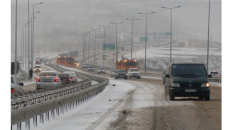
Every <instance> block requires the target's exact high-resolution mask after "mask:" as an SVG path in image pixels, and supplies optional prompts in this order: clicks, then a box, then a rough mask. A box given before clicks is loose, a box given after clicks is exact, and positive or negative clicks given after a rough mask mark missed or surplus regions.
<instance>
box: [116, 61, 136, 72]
mask: <svg viewBox="0 0 230 130" xmlns="http://www.w3.org/2000/svg"><path fill="white" fill-rule="evenodd" d="M129 68H139V67H138V63H137V61H136V60H129V59H124V60H118V61H116V69H125V71H126V72H127V71H128V70H129Z"/></svg>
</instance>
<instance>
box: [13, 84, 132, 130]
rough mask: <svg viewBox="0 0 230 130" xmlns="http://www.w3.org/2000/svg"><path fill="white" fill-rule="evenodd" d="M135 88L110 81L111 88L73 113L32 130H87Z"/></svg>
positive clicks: (72, 111)
mask: <svg viewBox="0 0 230 130" xmlns="http://www.w3.org/2000/svg"><path fill="white" fill-rule="evenodd" d="M112 84H116V86H112ZM134 88H135V86H133V85H132V84H129V83H124V82H120V81H116V80H110V83H109V86H107V87H106V88H105V90H104V91H103V92H102V93H100V94H99V95H97V96H96V97H94V98H92V99H90V100H89V101H87V102H85V103H84V104H82V105H80V106H78V107H77V108H75V109H72V110H71V111H68V112H65V113H64V115H63V114H61V115H60V116H59V117H57V116H56V117H55V118H50V121H49V122H47V121H45V123H44V124H38V127H33V126H31V130H64V129H66V130H70V129H76V130H83V129H86V128H87V127H88V126H90V125H92V123H93V122H94V121H96V120H97V119H98V118H100V117H101V116H102V115H103V114H104V113H105V112H107V111H108V109H109V108H111V107H113V106H114V105H115V104H116V103H117V102H118V101H119V99H121V98H122V97H123V96H124V95H126V93H127V92H129V91H131V90H132V89H134ZM109 99H111V101H109ZM110 120H116V117H115V116H114V117H110ZM14 128H16V127H14Z"/></svg>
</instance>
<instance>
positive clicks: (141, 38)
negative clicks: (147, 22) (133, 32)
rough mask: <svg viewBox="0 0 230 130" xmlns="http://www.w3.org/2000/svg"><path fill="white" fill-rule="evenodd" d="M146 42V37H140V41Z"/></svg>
mask: <svg viewBox="0 0 230 130" xmlns="http://www.w3.org/2000/svg"><path fill="white" fill-rule="evenodd" d="M145 40H146V41H148V37H140V41H145Z"/></svg>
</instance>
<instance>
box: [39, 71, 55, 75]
mask: <svg viewBox="0 0 230 130" xmlns="http://www.w3.org/2000/svg"><path fill="white" fill-rule="evenodd" d="M39 76H56V73H52V72H43V73H40V74H39Z"/></svg>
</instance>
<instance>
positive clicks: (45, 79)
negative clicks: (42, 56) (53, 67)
mask: <svg viewBox="0 0 230 130" xmlns="http://www.w3.org/2000/svg"><path fill="white" fill-rule="evenodd" d="M35 79H36V89H37V90H38V89H47V88H57V87H61V85H62V82H61V79H60V77H59V75H58V73H57V72H56V71H41V72H40V73H39V75H38V77H36V78H35Z"/></svg>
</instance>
